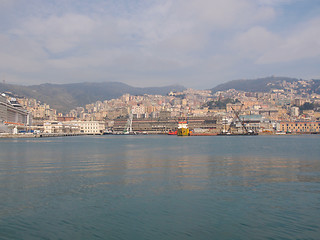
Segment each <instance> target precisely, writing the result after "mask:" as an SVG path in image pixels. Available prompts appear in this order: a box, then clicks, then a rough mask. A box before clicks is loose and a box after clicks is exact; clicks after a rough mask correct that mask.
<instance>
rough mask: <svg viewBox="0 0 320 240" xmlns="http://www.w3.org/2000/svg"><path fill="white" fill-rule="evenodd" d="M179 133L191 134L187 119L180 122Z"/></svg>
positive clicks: (181, 134) (182, 134)
mask: <svg viewBox="0 0 320 240" xmlns="http://www.w3.org/2000/svg"><path fill="white" fill-rule="evenodd" d="M177 135H178V136H190V131H189V127H188V122H187V121H183V122H179V124H178V131H177Z"/></svg>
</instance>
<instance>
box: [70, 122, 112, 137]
mask: <svg viewBox="0 0 320 240" xmlns="http://www.w3.org/2000/svg"><path fill="white" fill-rule="evenodd" d="M66 123H69V124H73V125H77V126H79V129H80V133H84V134H93V135H95V134H102V133H103V132H104V130H105V129H106V125H105V122H102V121H70V122H66Z"/></svg>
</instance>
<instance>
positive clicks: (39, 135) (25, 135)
mask: <svg viewBox="0 0 320 240" xmlns="http://www.w3.org/2000/svg"><path fill="white" fill-rule="evenodd" d="M80 135H88V134H83V133H37V134H34V133H17V134H12V133H2V134H0V138H42V137H67V136H80Z"/></svg>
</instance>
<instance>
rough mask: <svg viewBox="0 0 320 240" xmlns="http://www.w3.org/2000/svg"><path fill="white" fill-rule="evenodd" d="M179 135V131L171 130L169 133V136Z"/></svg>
mask: <svg viewBox="0 0 320 240" xmlns="http://www.w3.org/2000/svg"><path fill="white" fill-rule="evenodd" d="M177 134H178V130H175V131H172V130H170V131H169V132H168V135H177Z"/></svg>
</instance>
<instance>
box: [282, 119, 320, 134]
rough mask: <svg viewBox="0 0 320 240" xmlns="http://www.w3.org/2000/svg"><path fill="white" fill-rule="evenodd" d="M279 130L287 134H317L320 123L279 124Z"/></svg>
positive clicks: (319, 130)
mask: <svg viewBox="0 0 320 240" xmlns="http://www.w3.org/2000/svg"><path fill="white" fill-rule="evenodd" d="M279 130H280V131H281V132H288V133H319V132H320V122H306V121H305V122H304V121H299V122H289V121H288V122H280V129H279Z"/></svg>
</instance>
